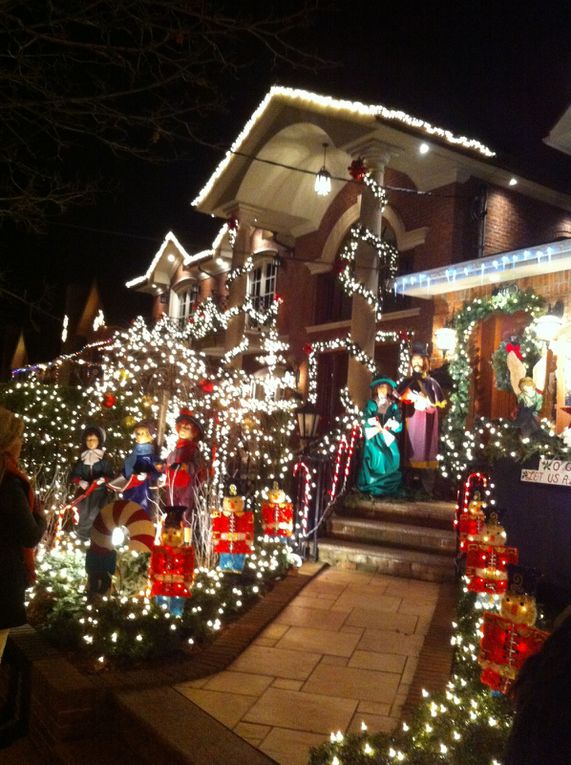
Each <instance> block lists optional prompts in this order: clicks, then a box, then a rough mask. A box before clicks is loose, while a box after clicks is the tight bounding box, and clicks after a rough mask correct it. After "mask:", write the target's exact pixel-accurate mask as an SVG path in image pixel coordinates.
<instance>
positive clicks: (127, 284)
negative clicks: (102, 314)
mask: <svg viewBox="0 0 571 765" xmlns="http://www.w3.org/2000/svg"><path fill="white" fill-rule="evenodd" d="M171 242H172V244H174V246H175V247H176V248H177V249H178V250H179V252H180V254H181V255H182V257H183V259H184V260H186V259H187V258H190V257H191V256H190V255H189V254H188V252H187V251H186V250H185V249H184V247H183V246H182V244H181V243H180V242H179V241H178V239H177V238H176V236H175V235H174V234H173V232H172V231H169V232H168V234H167V235H166V236H165V238H164V240H163V243H162V244H161V246H160V247H159V249H158V250H157V253H156V255H155V257H154V258H153V260H152V261H151V265H150V266H149V267H148V268H147V270H146V272H145V274H144V276H137V277H136V278H135V279H131V281H128V282H125V287H127V288H129V287H135V286H137V284H141V283H142V282H144V281H146V280H147V279H150V278H151V274H152V273H153V271H154V270H155V268H156V267H157V264H158V262H159V260H160V259H161V257H162V255H163V252H164V251H165V250H166V248H167V246H168V245H169V243H171Z"/></svg>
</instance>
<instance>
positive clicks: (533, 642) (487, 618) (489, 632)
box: [478, 566, 549, 693]
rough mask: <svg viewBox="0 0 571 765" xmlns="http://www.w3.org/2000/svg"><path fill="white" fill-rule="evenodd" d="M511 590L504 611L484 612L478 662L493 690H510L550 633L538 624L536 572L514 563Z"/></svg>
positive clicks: (502, 606)
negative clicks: (534, 593) (523, 667)
mask: <svg viewBox="0 0 571 765" xmlns="http://www.w3.org/2000/svg"><path fill="white" fill-rule="evenodd" d="M509 573H510V585H509V591H508V592H507V593H506V595H504V598H503V599H502V604H501V611H500V613H499V614H498V613H494V612H490V611H485V612H484V626H483V630H482V639H481V641H480V654H479V656H478V662H479V664H480V666H481V667H482V674H481V676H480V679H481V681H482V683H484V684H485V685H488V686H490V688H492V690H495V691H500V692H501V693H507V692H508V691H509V689H510V687H511V685H512V683H513V681H514V680H515V678H516V677H517V674H518V672H519V670H520V669H521V667H522V666H523V664H524V662H525V661H526V660H527V659H528V658H529V657H530V656H533V655H534V654H535V653H537V652H538V651H539V650H540V649H541V647H542V646H543V643H544V642H545V640H546V639H547V637H548V636H549V633H548V632H545V631H543V630H540V629H538V628H537V627H535V626H534V624H535V619H536V612H537V609H536V606H535V597H534V596H533V594H531V593H530V592H526V589H528V590H529V589H534V588H535V582H536V581H537V575H536V572H534V571H532V570H530V569H527V570H526V569H524V568H523V567H522V566H510V572H509Z"/></svg>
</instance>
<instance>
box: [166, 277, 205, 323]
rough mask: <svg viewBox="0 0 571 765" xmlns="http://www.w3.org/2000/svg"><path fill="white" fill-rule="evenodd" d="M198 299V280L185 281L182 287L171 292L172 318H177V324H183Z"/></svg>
mask: <svg viewBox="0 0 571 765" xmlns="http://www.w3.org/2000/svg"><path fill="white" fill-rule="evenodd" d="M199 299H200V282H198V281H194V282H191V283H190V284H189V283H187V284H186V285H185V286H184V287H183V288H182V289H179V290H177V291H176V292H173V304H172V306H171V316H172V318H174V319H177V320H178V322H179V324H180V325H181V326H184V325H185V324H186V322H187V321H188V319H189V317H190V315H191V314H192V312H193V311H194V309H195V308H196V305H197V303H198V301H199Z"/></svg>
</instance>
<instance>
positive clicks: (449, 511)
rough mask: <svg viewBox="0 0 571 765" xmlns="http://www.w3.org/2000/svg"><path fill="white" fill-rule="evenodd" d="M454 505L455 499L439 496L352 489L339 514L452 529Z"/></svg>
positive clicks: (340, 505) (341, 504)
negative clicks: (403, 496) (411, 497)
mask: <svg viewBox="0 0 571 765" xmlns="http://www.w3.org/2000/svg"><path fill="white" fill-rule="evenodd" d="M455 508H456V505H455V504H454V502H441V501H437V500H433V501H427V502H411V501H408V500H407V501H405V500H400V499H384V498H379V497H368V496H366V495H364V494H358V493H357V492H353V493H350V494H348V495H347V496H346V497H344V498H343V501H342V502H341V503H340V504H339V506H338V508H337V511H336V512H337V515H344V516H347V515H350V516H353V517H357V518H375V519H377V520H385V521H392V522H394V523H398V522H403V523H406V524H408V525H414V526H426V527H429V528H435V529H448V530H450V529H452V528H453V521H454V515H455Z"/></svg>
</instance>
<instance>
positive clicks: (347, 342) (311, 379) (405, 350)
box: [307, 330, 412, 404]
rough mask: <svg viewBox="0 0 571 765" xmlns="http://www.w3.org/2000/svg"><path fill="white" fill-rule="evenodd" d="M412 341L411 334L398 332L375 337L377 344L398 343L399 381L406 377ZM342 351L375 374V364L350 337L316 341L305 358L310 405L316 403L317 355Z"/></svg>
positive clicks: (386, 332) (385, 331) (384, 331)
mask: <svg viewBox="0 0 571 765" xmlns="http://www.w3.org/2000/svg"><path fill="white" fill-rule="evenodd" d="M411 339H412V332H406V331H404V332H403V331H400V332H394V331H387V330H379V331H378V332H377V334H376V335H375V342H377V343H398V344H399V365H398V374H399V380H400V379H402V378H404V377H406V375H407V374H408V365H409V356H410V342H411ZM339 349H344V350H346V351H348V353H349V354H350V355H351V356H352V357H353V358H356V359H357V360H358V361H360V362H361V363H362V364H363V365H364V366H366V367H367V369H368V370H369V371H370V372H371V373H372V374H375V372H376V364H375V362H374V361H372V360H371V359H370V357H369V356H368V355H367V354H366V353H365V352H364V351H363V350H362V349H361V348H359V346H358V345H357V344H356V343H354V342H353V340H352V338H351V335H347V336H346V337H337V338H334V339H332V340H318V341H317V342H315V343H312V344H311V347H310V349H309V354H308V357H307V363H308V401H310V402H311V403H312V404H315V403H316V402H317V366H318V354H320V353H324V352H326V351H336V350H339Z"/></svg>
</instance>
